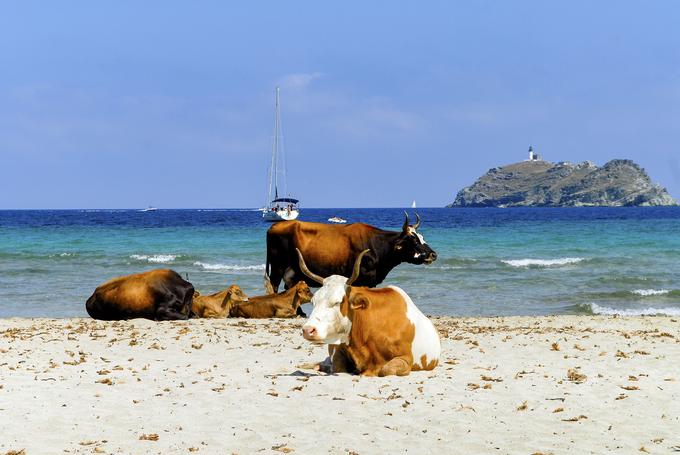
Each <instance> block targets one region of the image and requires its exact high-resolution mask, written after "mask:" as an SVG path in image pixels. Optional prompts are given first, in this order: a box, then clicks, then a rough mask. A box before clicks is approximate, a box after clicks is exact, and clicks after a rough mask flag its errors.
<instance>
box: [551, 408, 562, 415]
mask: <svg viewBox="0 0 680 455" xmlns="http://www.w3.org/2000/svg"><path fill="white" fill-rule="evenodd" d="M562 411H564V408H562V407H559V408H555V409H553V414H555V413H558V412H562Z"/></svg>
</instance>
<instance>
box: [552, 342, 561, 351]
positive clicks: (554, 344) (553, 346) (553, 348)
mask: <svg viewBox="0 0 680 455" xmlns="http://www.w3.org/2000/svg"><path fill="white" fill-rule="evenodd" d="M550 350H551V351H559V350H560V345H559V344H557V343H553V344H551V345H550Z"/></svg>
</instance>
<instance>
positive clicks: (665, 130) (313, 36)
mask: <svg viewBox="0 0 680 455" xmlns="http://www.w3.org/2000/svg"><path fill="white" fill-rule="evenodd" d="M679 18H680V2H675V1H655V2H648V1H598V2H593V1H562V2H546V1H521V0H515V1H512V2H507V1H481V0H480V1H474V2H459V1H442V2H436V1H432V2H394V1H372V2H364V1H361V2H359V1H345V2H318V1H308V2H306V1H291V2H282V1H276V2H273V1H272V2H265V1H253V2H222V1H214V2H211V1H201V2H189V1H186V2H176V1H168V0H165V1H146V2H137V1H101V2H92V1H69V2H34V1H22V2H4V3H2V5H0V208H4V209H14V208H48V209H49V208H139V207H146V206H148V205H153V206H156V207H159V208H219V207H224V208H242V207H243V208H245V207H261V206H263V205H264V204H265V202H266V193H267V170H268V166H269V159H270V154H271V140H272V130H273V124H274V90H275V87H276V86H277V85H279V86H280V87H281V117H282V125H283V135H284V145H285V147H284V148H285V153H286V160H287V165H288V190H289V192H290V193H292V195H293V196H297V197H299V198H300V199H301V202H302V206H303V207H406V206H409V205H410V204H411V201H412V200H416V201H417V204H418V206H420V207H439V206H444V205H446V204H448V203H450V202H452V201H453V199H454V198H455V195H456V193H457V192H458V191H459V190H460V189H461V188H463V187H465V186H467V185H470V184H472V183H473V182H474V181H475V180H476V179H477V178H478V177H479V176H481V175H482V174H484V173H485V172H486V171H487V170H488V169H490V168H492V167H495V166H499V165H503V164H509V163H513V162H517V161H520V160H523V159H525V158H526V152H527V149H528V147H529V145H533V147H534V149H535V150H536V151H537V152H539V153H541V154H542V155H543V158H544V159H546V160H549V161H555V162H556V161H571V162H581V161H585V160H591V161H594V162H595V163H596V164H598V165H602V164H604V163H605V162H607V161H609V160H611V159H615V158H627V159H632V160H634V161H636V162H637V163H639V164H640V165H641V166H642V167H644V168H645V169H646V170H647V171H648V173H649V174H650V176H651V178H652V180H653V181H655V182H658V183H660V184H661V185H663V186H665V187H666V188H667V189H668V190H669V192H670V193H671V195H672V196H674V197H676V198H680V147H679V144H680V27H678V26H677V23H678V20H679Z"/></svg>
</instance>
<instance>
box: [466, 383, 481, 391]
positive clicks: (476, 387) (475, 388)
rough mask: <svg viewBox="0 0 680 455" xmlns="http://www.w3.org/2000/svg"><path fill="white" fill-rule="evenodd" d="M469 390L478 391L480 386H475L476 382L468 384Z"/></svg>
mask: <svg viewBox="0 0 680 455" xmlns="http://www.w3.org/2000/svg"><path fill="white" fill-rule="evenodd" d="M467 388H468V389H469V390H477V389H478V388H479V384H475V383H474V382H468V385H467Z"/></svg>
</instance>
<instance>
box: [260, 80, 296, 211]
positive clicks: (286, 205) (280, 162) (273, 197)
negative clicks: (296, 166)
mask: <svg viewBox="0 0 680 455" xmlns="http://www.w3.org/2000/svg"><path fill="white" fill-rule="evenodd" d="M273 142H274V143H273V144H272V162H271V165H270V167H269V187H268V190H267V206H266V207H265V208H264V209H263V210H262V219H263V220H265V221H286V220H294V219H296V218H297V217H298V215H300V207H299V205H298V204H299V202H300V201H299V200H297V199H295V198H293V197H290V196H287V197H279V184H281V187H282V188H283V194H287V190H288V188H287V186H286V184H287V182H286V159H285V156H284V152H283V136H282V134H281V112H280V108H279V87H276V105H275V110H274V141H273Z"/></svg>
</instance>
